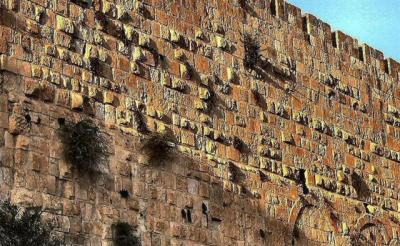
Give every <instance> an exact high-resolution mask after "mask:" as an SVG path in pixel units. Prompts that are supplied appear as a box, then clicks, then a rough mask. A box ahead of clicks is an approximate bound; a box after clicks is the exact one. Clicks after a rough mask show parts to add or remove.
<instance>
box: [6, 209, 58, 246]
mask: <svg viewBox="0 0 400 246" xmlns="http://www.w3.org/2000/svg"><path fill="white" fill-rule="evenodd" d="M41 215H42V212H41V208H37V207H30V208H25V209H23V208H19V207H17V206H15V205H12V204H11V203H9V202H3V203H2V204H1V205H0V245H1V246H58V245H61V242H60V241H59V240H58V239H57V238H55V237H52V236H51V231H52V226H51V225H50V224H48V223H45V222H42V218H41Z"/></svg>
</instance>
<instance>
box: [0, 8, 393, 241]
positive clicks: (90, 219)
mask: <svg viewBox="0 0 400 246" xmlns="http://www.w3.org/2000/svg"><path fill="white" fill-rule="evenodd" d="M0 11H1V12H0V84H1V96H0V129H1V130H0V131H1V134H0V136H1V138H0V139H1V155H0V156H1V163H0V190H1V199H2V200H5V199H10V200H11V201H12V202H13V203H16V204H19V205H21V206H31V205H35V206H42V207H43V209H44V211H45V213H44V216H45V217H47V218H49V219H52V220H53V221H54V223H55V224H56V226H57V228H56V229H57V232H58V235H59V236H61V237H64V241H65V244H67V245H94V246H96V245H112V232H111V229H110V228H111V224H112V223H114V222H116V221H127V222H129V223H131V224H132V225H135V226H136V227H137V232H138V235H139V236H140V238H141V240H142V242H143V245H351V243H353V244H357V243H359V244H360V245H365V244H367V241H369V242H376V243H377V245H400V244H399V243H398V235H399V231H400V228H399V226H400V214H399V211H400V203H399V195H398V194H399V193H398V189H399V186H400V182H399V178H398V177H399V174H400V165H399V162H400V144H399V139H400V128H399V127H400V101H399V100H400V88H399V84H398V79H399V64H398V63H397V62H396V61H394V60H392V59H385V58H384V55H383V54H382V52H380V51H377V50H375V49H373V48H371V47H369V46H368V45H365V44H360V43H359V42H358V41H357V40H356V39H354V38H352V37H349V36H347V35H345V34H344V33H342V32H340V31H335V32H333V31H332V30H331V28H330V26H329V25H328V24H326V23H323V22H322V21H321V20H319V19H317V18H315V17H314V16H312V15H309V14H304V13H301V10H300V9H298V8H297V7H295V6H292V5H290V4H289V3H286V2H284V1H281V0H241V1H240V0H234V1H227V0H210V1H204V0H179V1H178V0H143V1H134V0H129V1H128V0H125V1H124V0H111V1H106V0H93V2H92V1H91V0H0ZM246 35H248V36H250V37H251V38H252V39H254V41H256V42H258V43H259V44H260V45H261V47H260V50H261V52H260V54H261V55H262V57H261V58H259V57H258V56H256V58H257V60H261V61H262V63H263V66H258V67H257V68H252V69H248V68H245V66H244V64H243V59H245V58H246V55H248V54H247V53H246V52H247V51H246V49H245V45H244V40H245V39H244V37H245V36H246ZM82 119H93V120H94V121H95V122H96V124H97V125H98V126H100V127H101V129H102V131H103V132H104V133H105V134H106V135H107V137H108V138H109V140H110V142H111V144H110V150H109V158H108V161H107V168H106V170H104V173H103V174H102V175H101V177H100V178H98V179H95V180H92V179H88V178H87V177H83V176H80V175H79V174H77V173H76V172H73V171H71V165H70V163H67V162H66V161H65V159H64V158H63V155H62V148H63V144H62V143H61V140H60V138H59V135H58V129H59V128H60V122H62V121H63V120H66V121H68V122H78V121H80V120H82ZM143 123H145V125H146V128H147V129H148V130H149V131H150V132H158V133H160V134H164V133H168V134H170V135H172V136H173V137H174V138H175V144H176V147H175V148H174V152H173V155H174V158H173V160H171V161H168V162H166V163H164V165H161V166H160V165H153V164H152V163H149V162H148V161H146V158H145V156H143V153H141V151H140V150H141V145H142V142H143V139H145V138H146V135H148V134H146V133H143V131H142V128H143ZM121 190H127V191H128V192H129V194H130V196H129V197H128V198H123V197H121V195H120V191H121Z"/></svg>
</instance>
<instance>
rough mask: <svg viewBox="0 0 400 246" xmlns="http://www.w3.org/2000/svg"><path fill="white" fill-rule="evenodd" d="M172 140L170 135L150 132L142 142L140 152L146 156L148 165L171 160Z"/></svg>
mask: <svg viewBox="0 0 400 246" xmlns="http://www.w3.org/2000/svg"><path fill="white" fill-rule="evenodd" d="M172 140H173V139H172V137H171V136H169V135H167V134H157V133H152V134H150V135H149V136H147V137H146V139H145V140H144V142H143V143H142V146H141V148H140V152H141V153H142V154H144V155H145V156H146V158H147V160H148V163H149V164H150V165H153V166H159V165H163V164H166V162H167V161H171V160H173V147H174V143H173V142H172Z"/></svg>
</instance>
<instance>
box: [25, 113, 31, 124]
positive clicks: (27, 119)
mask: <svg viewBox="0 0 400 246" xmlns="http://www.w3.org/2000/svg"><path fill="white" fill-rule="evenodd" d="M25 120H26V122H28V123H31V121H32V119H31V116H30V115H29V114H27V115H25Z"/></svg>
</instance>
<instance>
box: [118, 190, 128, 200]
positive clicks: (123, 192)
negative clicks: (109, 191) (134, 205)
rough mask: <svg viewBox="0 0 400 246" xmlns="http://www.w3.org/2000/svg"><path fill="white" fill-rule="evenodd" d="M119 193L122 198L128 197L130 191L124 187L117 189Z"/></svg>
mask: <svg viewBox="0 0 400 246" xmlns="http://www.w3.org/2000/svg"><path fill="white" fill-rule="evenodd" d="M119 194H120V195H121V197H122V198H128V197H130V193H129V191H128V190H126V189H122V190H120V191H119Z"/></svg>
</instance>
